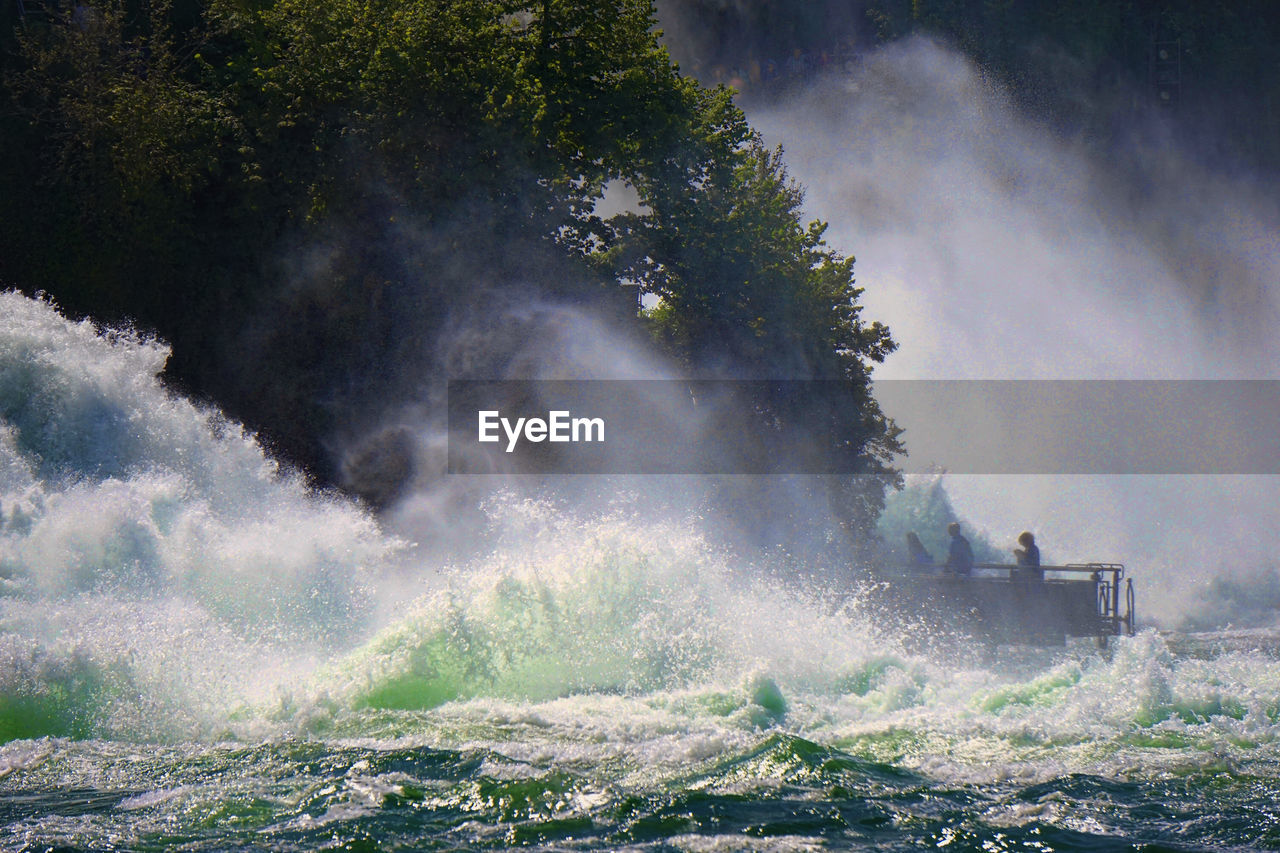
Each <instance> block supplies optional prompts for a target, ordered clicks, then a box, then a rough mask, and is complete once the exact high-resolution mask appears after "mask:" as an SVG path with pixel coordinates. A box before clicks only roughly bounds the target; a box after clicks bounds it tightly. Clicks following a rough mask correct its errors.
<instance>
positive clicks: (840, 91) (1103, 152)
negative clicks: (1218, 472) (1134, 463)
mask: <svg viewBox="0 0 1280 853" xmlns="http://www.w3.org/2000/svg"><path fill="white" fill-rule="evenodd" d="M745 106H746V109H747V111H748V115H749V117H750V119H751V121H752V123H753V125H754V126H755V127H757V128H758V129H759V130H760V131H761V132H762V134H763V135H764V137H765V139H766V141H767V142H769V143H770V144H777V145H782V146H783V148H784V151H785V156H786V162H787V164H788V167H789V169H790V172H791V174H792V176H793V177H794V178H795V179H796V180H797V181H798V182H799V183H800V184H802V185H803V186H804V187H805V188H806V190H807V210H808V212H809V213H811V214H812V216H813V217H815V218H820V219H823V220H824V221H827V222H829V223H830V229H829V231H828V239H829V241H830V242H831V243H832V244H833V245H835V246H836V247H837V248H838V249H839V250H841V251H843V252H847V253H849V254H853V255H856V257H857V261H858V271H859V283H860V285H861V286H863V287H865V288H866V293H865V294H864V296H863V301H864V303H865V305H866V310H867V313H868V315H869V316H873V317H876V318H877V319H880V320H883V321H885V322H887V323H888V325H889V327H890V328H891V330H892V331H893V334H894V338H895V340H897V341H898V343H899V345H900V349H899V351H898V352H897V353H895V354H894V355H893V356H891V357H890V358H889V359H888V361H887V362H886V363H885V364H884V365H882V366H880V367H879V368H878V369H877V371H876V374H875V377H876V378H877V379H918V378H928V379H978V378H982V379H1103V378H1105V379H1276V378H1280V339H1277V337H1276V335H1275V334H1274V330H1275V328H1276V327H1277V320H1280V286H1278V285H1277V281H1278V280H1280V255H1278V254H1277V252H1276V249H1277V234H1278V233H1280V229H1278V225H1280V211H1278V210H1277V206H1276V204H1275V201H1274V197H1275V196H1274V194H1273V193H1270V192H1269V191H1268V187H1267V186H1266V185H1265V184H1264V183H1262V182H1261V181H1260V179H1258V178H1256V177H1255V176H1251V175H1247V174H1244V175H1242V174H1241V173H1240V172H1241V170H1240V168H1239V165H1238V164H1236V163H1220V164H1213V163H1206V162H1204V160H1203V158H1201V157H1198V156H1192V155H1191V154H1190V153H1188V149H1187V148H1185V147H1183V146H1181V145H1180V144H1179V142H1178V141H1177V140H1178V135H1177V134H1176V133H1175V132H1174V130H1173V127H1172V124H1171V122H1170V121H1169V118H1168V116H1167V115H1164V114H1161V113H1159V112H1158V111H1156V110H1154V109H1152V110H1146V111H1144V110H1142V109H1138V108H1135V110H1134V112H1133V116H1132V122H1131V125H1130V126H1129V127H1127V128H1125V132H1124V133H1123V134H1122V135H1121V136H1119V137H1117V138H1118V139H1119V140H1120V141H1113V142H1110V143H1108V144H1106V145H1100V144H1098V143H1097V141H1096V140H1093V139H1090V138H1087V137H1084V136H1071V135H1065V134H1063V133H1062V132H1061V131H1060V130H1058V129H1056V128H1055V127H1054V126H1053V125H1052V124H1051V123H1050V122H1048V121H1046V120H1043V119H1042V117H1040V116H1036V115H1033V114H1029V113H1028V112H1027V111H1026V110H1025V109H1024V108H1022V107H1020V106H1018V105H1017V104H1016V103H1015V100H1014V99H1013V98H1012V97H1011V96H1010V95H1009V94H1008V93H1007V92H1005V91H1003V90H1001V89H1000V88H999V87H998V86H997V85H995V84H993V83H992V82H991V81H990V80H989V79H987V78H986V77H985V76H984V75H983V74H982V73H981V71H980V70H979V69H978V68H977V67H975V66H974V65H973V64H972V63H970V62H969V61H968V60H967V59H966V58H964V57H963V56H962V55H961V54H959V53H958V52H957V51H955V50H953V49H951V48H949V47H947V46H946V45H944V44H941V43H939V42H935V41H931V40H928V39H924V38H911V39H907V40H903V41H899V42H895V43H892V44H889V45H887V46H885V47H883V48H881V49H879V50H877V51H874V52H872V53H869V54H867V55H865V56H864V57H863V59H862V61H861V62H860V63H859V64H858V65H857V67H856V70H854V71H852V72H849V71H844V72H841V73H839V74H837V75H831V76H828V77H825V78H822V79H820V80H817V81H814V82H813V83H812V84H811V85H810V86H808V87H807V88H806V89H804V90H803V91H801V92H799V93H797V94H796V95H794V96H793V97H789V98H787V99H785V100H784V101H781V102H772V103H754V104H753V103H751V102H747V103H746V105H745ZM939 414H940V416H945V413H939ZM1262 428H1263V429H1266V428H1267V427H1266V426H1265V425H1264V426H1263V427H1262ZM905 439H906V442H907V445H908V450H910V445H911V435H910V434H908V435H907V436H906V437H905ZM1041 440H1042V441H1043V442H1045V443H1050V444H1051V443H1052V437H1051V436H1049V437H1045V438H1043V439H1041ZM923 461H924V462H927V461H928V460H923ZM917 462H919V461H917ZM946 488H947V490H948V492H949V493H950V495H951V497H952V499H953V502H954V504H955V507H956V509H957V511H958V512H959V513H960V514H961V515H962V516H963V517H964V518H966V519H967V520H969V521H971V523H972V524H973V525H975V526H976V527H977V528H979V530H980V531H981V532H983V533H984V534H985V535H986V536H987V537H988V538H990V540H991V541H992V542H995V543H997V544H998V545H1001V544H1003V543H1007V547H1010V548H1011V547H1013V540H1014V537H1015V536H1016V535H1017V533H1018V531H1019V530H1022V529H1028V528H1029V529H1032V530H1035V531H1036V532H1037V540H1038V541H1040V542H1041V543H1042V547H1044V549H1045V552H1046V557H1047V558H1052V560H1053V561H1054V562H1068V561H1082V560H1115V561H1121V562H1124V563H1126V564H1127V565H1128V566H1130V568H1131V572H1132V574H1133V576H1134V577H1135V578H1136V581H1135V582H1136V583H1137V584H1138V586H1139V590H1140V597H1139V606H1140V608H1142V609H1144V612H1143V613H1142V618H1144V619H1149V618H1151V617H1154V618H1156V619H1157V620H1158V621H1159V622H1161V623H1162V624H1165V625H1169V626H1175V625H1183V624H1191V623H1196V622H1197V621H1200V620H1199V615H1200V614H1201V612H1202V611H1204V610H1206V609H1212V607H1213V605H1212V604H1210V603H1205V602H1202V601H1198V600H1199V599H1203V598H1204V593H1205V592H1206V590H1210V589H1211V588H1213V589H1219V588H1221V587H1222V579H1223V578H1228V579H1232V578H1239V577H1242V576H1245V575H1248V574H1250V573H1252V574H1255V575H1256V574H1257V573H1258V572H1260V571H1262V572H1264V573H1265V572H1267V571H1271V572H1274V567H1275V565H1276V563H1275V558H1274V557H1273V556H1272V554H1273V553H1274V543H1273V542H1271V541H1270V540H1271V538H1272V537H1273V536H1274V534H1275V531H1276V530H1278V529H1280V509H1278V507H1280V483H1277V478H1274V477H1251V476H1231V477H1215V476H1176V477H1154V476H1062V477H1043V476H998V477H997V476H960V475H951V476H948V477H947V478H946ZM1273 604H1280V602H1268V603H1267V605H1266V607H1267V609H1268V614H1267V615H1268V616H1269V609H1270V607H1271V606H1272V605H1273ZM1219 610H1220V611H1221V608H1219ZM1242 615H1243V614H1242ZM1218 616H1219V617H1220V618H1221V619H1225V621H1227V622H1230V621H1232V614H1231V613H1230V612H1225V613H1223V612H1219V614H1218ZM1248 616H1249V618H1254V619H1256V618H1258V614H1257V613H1252V614H1248Z"/></svg>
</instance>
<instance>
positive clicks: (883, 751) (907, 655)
mask: <svg viewBox="0 0 1280 853" xmlns="http://www.w3.org/2000/svg"><path fill="white" fill-rule="evenodd" d="M0 303H2V304H0V318H2V319H0V419H2V420H3V429H0V477H2V478H3V479H2V480H0V525H2V526H0V549H2V550H0V575H2V577H3V580H2V581H0V583H2V584H3V590H2V592H0V742H2V745H0V833H2V835H3V846H4V847H6V848H10V849H45V848H48V847H56V848H59V849H83V850H98V849H104V848H116V849H154V850H161V849H164V850H169V849H190V850H231V849H245V850H249V849H263V848H268V849H321V848H341V849H424V848H473V847H491V848H506V847H509V846H512V845H516V844H519V845H527V846H530V847H535V848H549V849H578V848H608V849H616V848H627V847H632V848H654V849H658V848H660V849H673V848H674V849H690V850H704V849H708V850H709V849H744V848H746V849H757V848H758V849H815V848H822V847H841V848H843V847H850V846H865V847H869V848H876V849H914V848H916V847H919V846H921V845H929V846H938V847H951V846H959V847H961V848H964V849H978V848H988V849H1032V848H1034V849H1039V850H1044V849H1058V848H1078V847H1097V848H1101V849H1114V848H1120V847H1125V846H1143V845H1148V846H1150V847H1153V848H1161V849H1202V848H1205V847H1248V848H1257V847H1268V846H1275V845H1276V844H1277V843H1278V842H1280V836H1278V835H1277V831H1276V829H1275V823H1274V818H1273V817H1272V815H1273V803H1274V801H1275V795H1276V793H1277V791H1276V784H1275V782H1274V779H1276V778H1277V769H1278V768H1277V759H1278V757H1280V749H1278V748H1277V742H1278V735H1280V722H1278V721H1280V660H1278V659H1277V655H1276V654H1275V653H1274V650H1275V648H1276V647H1277V645H1278V643H1280V632H1277V631H1275V630H1274V629H1267V628H1261V627H1259V628H1254V629H1251V630H1249V631H1240V630H1234V631H1226V630H1213V631H1208V632H1201V633H1197V634H1162V633H1159V632H1157V631H1156V630H1154V629H1151V628H1146V629H1144V630H1142V631H1141V632H1139V634H1138V635H1137V636H1136V637H1133V638H1130V639H1124V640H1121V641H1118V642H1116V643H1114V644H1113V645H1112V647H1111V648H1110V649H1109V650H1108V651H1107V652H1106V653H1101V652H1099V651H1097V650H1096V649H1094V648H1093V646H1092V645H1091V644H1073V645H1069V646H1066V647H1063V648H1058V649H1049V650H1039V651H1029V650H1017V649H1004V650H998V651H996V652H994V653H990V652H987V651H984V650H982V649H975V648H973V647H971V646H969V645H966V644H965V643H964V642H963V641H962V640H959V639H956V638H948V637H937V638H933V640H932V641H930V642H924V641H922V638H920V637H916V636H910V635H908V636H903V635H901V634H899V633H898V632H897V630H895V629H890V628H889V627H888V623H887V622H885V621H883V620H881V619H880V618H878V615H877V611H876V608H875V606H874V604H873V603H872V600H871V599H869V598H866V597H863V596H861V595H860V594H859V591H858V590H856V589H849V590H842V591H840V592H837V593H833V592H831V591H829V590H824V589H823V588H820V587H814V588H809V587H807V586H805V585H804V584H801V583H798V582H795V581H788V580H785V579H784V575H783V574H782V573H781V572H779V571H775V570H774V569H775V568H776V567H771V566H768V565H747V564H745V563H744V562H743V558H742V557H741V556H739V555H735V554H734V553H732V552H730V551H727V550H725V549H723V548H721V547H719V546H715V545H712V544H711V543H709V542H708V541H707V540H706V539H705V538H704V537H703V535H702V533H701V532H700V530H699V528H698V524H697V522H696V520H692V521H689V522H685V523H681V522H671V521H661V520H658V519H655V518H651V517H646V516H644V515H642V514H636V513H634V512H630V511H628V510H627V509H626V507H625V506H622V507H620V506H608V507H602V508H599V509H598V510H595V509H592V508H591V507H582V506H578V507H577V508H573V509H571V508H569V507H567V506H565V505H563V504H561V503H557V502H555V501H551V500H539V501H535V500H527V499H523V498H519V497H515V496H509V497H497V498H494V499H492V500H490V501H489V502H488V503H487V505H486V508H485V513H486V514H487V519H488V523H489V525H490V526H491V528H492V530H493V531H496V532H495V533H494V534H493V535H492V536H491V537H490V539H489V540H488V541H491V542H492V547H491V548H490V549H489V550H487V551H486V552H484V553H481V554H478V555H476V556H475V557H473V558H470V559H467V560H464V561H462V562H459V563H457V564H453V565H443V564H440V565H438V564H435V563H433V562H432V561H430V560H429V559H427V558H426V557H424V556H423V553H424V551H423V549H414V548H412V547H410V546H409V545H408V544H407V543H405V542H402V541H400V540H398V539H396V538H395V537H392V536H389V535H387V534H386V533H385V532H383V531H382V530H381V529H380V528H379V525H378V524H377V522H376V521H375V520H374V519H373V518H372V517H371V516H369V515H368V514H367V513H365V512H364V511H363V510H362V509H360V508H359V507H358V506H356V505H354V504H351V503H349V502H347V501H345V500H343V499H341V498H338V497H335V496H332V495H325V494H317V493H315V492H313V491H311V490H309V489H308V488H307V486H306V484H305V483H304V482H302V481H301V480H300V479H299V478H297V477H296V476H293V475H291V474H290V473H289V472H287V471H282V470H281V469H279V468H278V467H277V466H275V465H274V464H273V463H272V462H271V461H270V460H269V458H268V457H267V456H266V455H264V454H263V452H262V451H261V449H260V448H259V447H258V446H257V444H256V443H255V441H254V440H253V438H252V437H251V436H247V435H245V434H244V433H243V432H242V431H241V430H240V429H239V428H238V427H236V426H235V425H234V424H230V423H228V422H226V421H225V420H223V419H222V418H220V417H219V416H218V415H217V414H216V413H213V412H210V411H207V410H204V409H201V408H199V407H197V406H194V405H192V404H191V403H189V402H187V401H185V400H182V399H180V398H178V397H175V396H174V395H173V394H171V393H169V392H167V391H166V390H165V389H164V388H163V387H162V386H161V384H160V383H159V381H158V380H157V378H156V373H157V372H158V371H159V369H160V367H161V366H162V364H163V360H164V354H165V353H164V349H163V347H161V346H159V345H158V344H156V343H154V342H151V341H147V340H143V339H140V338H138V337H137V336H135V335H131V334H128V333H121V332H114V333H104V332H102V331H101V330H99V329H96V328H95V327H93V326H92V325H90V324H84V323H72V322H69V321H67V320H65V319H64V318H63V317H61V316H60V315H59V314H58V312H57V311H56V310H55V309H54V308H53V307H52V306H50V305H48V304H46V303H43V302H40V301H35V300H30V299H26V298H23V297H20V296H17V295H15V294H4V295H2V296H0Z"/></svg>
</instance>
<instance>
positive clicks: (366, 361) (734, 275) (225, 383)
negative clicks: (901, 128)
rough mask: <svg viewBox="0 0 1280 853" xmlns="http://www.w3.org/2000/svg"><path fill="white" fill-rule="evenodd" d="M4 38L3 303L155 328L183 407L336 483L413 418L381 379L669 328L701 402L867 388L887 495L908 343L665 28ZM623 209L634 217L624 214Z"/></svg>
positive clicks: (143, 11)
mask: <svg viewBox="0 0 1280 853" xmlns="http://www.w3.org/2000/svg"><path fill="white" fill-rule="evenodd" d="M6 23H7V24H11V25H12V26H11V27H7V28H6V30H7V31H6V33H5V34H4V36H3V38H4V39H5V41H4V48H5V50H4V54H3V63H4V68H3V71H4V89H3V95H2V101H0V103H2V107H0V130H2V131H3V134H4V139H5V149H6V158H5V160H4V162H3V163H0V279H2V280H3V281H4V282H5V283H7V284H8V285H16V286H18V287H21V288H23V289H25V290H28V291H37V290H43V291H45V292H48V293H50V294H51V295H53V296H54V297H55V298H56V299H57V300H58V301H59V302H60V303H61V304H62V305H63V306H64V308H66V309H67V310H69V311H71V312H72V313H76V314H83V315H92V316H94V317H96V318H98V319H101V320H104V321H107V322H116V321H121V320H128V321H132V322H133V323H135V324H137V325H138V326H140V327H142V328H144V329H152V330H155V331H156V332H157V333H158V334H159V335H160V336H161V337H163V338H164V339H166V340H168V341H169V342H170V343H171V344H172V346H173V350H174V355H173V359H172V361H171V364H170V367H169V373H170V377H171V379H172V380H173V381H174V382H176V383H177V384H178V385H180V386H181V387H183V388H185V389H186V390H188V391H190V392H192V393H195V394H198V395H202V396H205V397H208V398H210V399H213V400H215V401H217V402H218V403H219V405H221V406H222V407H223V408H225V409H226V410H227V411H228V412H229V413H230V414H232V415H233V416H234V417H237V418H238V419H240V420H242V421H244V422H246V423H247V424H248V425H249V426H250V427H252V428H254V429H256V430H259V431H260V432H261V433H262V434H263V435H264V437H266V439H267V440H268V441H269V442H270V443H271V444H273V446H275V448H276V449H277V451H278V452H279V453H281V454H282V455H283V456H285V457H286V458H287V459H290V460H292V461H294V462H297V463H299V464H301V465H303V466H305V467H306V468H308V469H309V470H310V471H311V472H312V473H313V474H315V475H316V476H317V478H319V479H320V480H321V481H335V480H337V479H339V473H338V470H337V466H336V465H335V462H334V460H333V458H332V454H331V453H330V452H329V450H328V449H327V448H328V446H329V443H330V442H332V441H333V439H334V438H335V435H337V434H338V433H340V432H341V431H342V430H343V429H352V428H356V427H358V426H359V423H358V420H359V418H360V417H366V418H367V417H369V412H370V410H371V409H372V410H376V409H377V407H378V405H379V401H384V400H386V399H387V398H389V397H394V396H403V395H406V394H407V395H412V394H414V393H418V391H419V389H417V388H415V387H411V386H408V385H406V384H405V383H406V381H407V380H406V379H405V375H406V372H405V371H401V370H393V369H389V368H388V365H401V364H414V365H416V366H418V367H419V368H421V369H419V370H416V371H415V375H416V379H415V380H414V381H416V382H422V381H423V379H422V376H421V374H422V373H423V372H424V371H425V372H426V373H431V372H432V371H433V370H435V371H437V372H438V371H440V370H443V367H442V366H441V365H439V364H436V363H434V360H435V359H436V358H437V354H436V353H434V352H433V349H432V341H433V340H434V339H435V338H436V337H437V336H438V335H440V334H442V333H443V332H444V330H445V329H446V328H448V326H449V324H450V323H453V322H456V321H457V318H458V317H459V316H475V315H484V314H486V313H490V314H492V313H496V312H497V311H498V310H499V308H500V307H501V306H502V305H503V304H504V303H508V302H511V301H514V300H517V299H519V298H528V295H529V293H530V292H531V291H532V292H536V293H538V294H540V295H543V296H546V297H548V298H554V299H559V300H563V301H567V302H571V303H573V304H578V305H582V306H585V307H587V308H588V309H590V310H596V311H601V312H607V313H611V314H612V315H614V316H616V317H620V318H621V319H622V320H623V322H626V323H630V324H635V325H641V326H644V327H646V328H648V329H649V330H650V331H651V333H652V336H653V338H654V340H655V341H656V342H657V343H658V345H659V346H661V347H663V348H665V350H666V351H667V352H669V353H670V354H671V355H672V356H673V357H674V358H676V359H677V360H679V361H680V362H681V363H682V364H683V365H684V366H685V367H686V369H687V370H688V371H689V372H690V373H691V374H697V375H704V376H705V375H713V376H725V377H741V378H763V377H778V378H791V379H803V378H820V379H842V380H848V381H850V382H851V383H852V387H854V388H855V389H856V388H861V389H862V391H861V392H860V393H854V394H852V395H851V396H850V399H849V404H848V406H847V407H845V408H844V409H843V410H842V411H841V412H839V413H838V416H839V417H840V418H842V419H845V421H846V423H847V428H846V435H847V441H846V442H845V444H846V445H847V446H848V447H853V448H855V449H856V450H857V451H858V452H865V453H866V454H867V458H868V460H871V461H872V462H873V463H874V464H870V463H869V465H868V473H869V474H871V475H873V479H874V481H875V482H876V483H877V484H878V486H877V488H881V489H882V488H883V486H884V484H885V483H888V482H892V481H893V479H894V475H893V473H892V471H891V469H890V468H889V467H888V465H887V461H886V460H887V459H888V456H889V454H891V452H892V451H893V450H895V449H896V448H897V444H896V434H895V430H894V428H893V426H892V424H891V423H889V422H888V421H886V420H885V418H884V417H883V415H882V414H881V413H880V412H879V410H878V408H877V407H876V406H875V403H874V401H873V400H871V399H870V397H869V395H867V394H866V392H865V387H866V380H867V377H868V375H869V370H870V367H869V365H870V363H871V362H876V361H879V360H881V359H883V358H884V357H885V355H886V354H887V353H889V352H891V351H892V349H893V348H894V343H893V341H892V340H891V338H890V336H889V332H888V330H887V329H886V328H885V327H884V326H882V325H880V324H878V323H874V322H865V321H864V320H863V319H862V317H861V309H860V305H859V302H858V298H859V296H860V294H861V290H860V289H859V288H858V287H857V286H856V284H855V282H854V278H853V259H852V258H846V257H842V256H841V255H839V254H838V253H836V252H835V251H833V250H832V249H830V248H829V247H828V246H826V244H825V243H824V241H823V231H824V227H825V226H823V225H822V224H821V223H811V224H805V223H804V222H803V219H802V213H801V202H802V192H801V190H800V188H799V187H797V186H796V185H795V184H794V183H792V182H791V181H790V180H789V178H788V177H787V174H786V170H785V168H784V166H783V162H782V156H781V153H780V152H779V151H771V150H769V149H767V148H766V147H765V146H764V145H763V143H762V142H761V140H760V139H759V137H758V135H757V134H756V133H755V132H754V131H752V130H751V128H750V127H749V125H748V124H747V121H746V118H745V117H744V115H743V113H742V112H741V110H740V109H738V107H737V106H735V104H734V103H733V100H732V97H731V93H730V92H729V91H728V90H726V89H723V88H715V89H708V88H704V87H702V86H700V85H699V84H698V83H697V82H696V81H694V80H693V79H691V78H689V77H687V76H683V75H682V74H681V73H680V70H679V68H678V67H677V66H676V65H675V64H674V63H673V62H672V61H671V58H670V56H669V55H668V53H667V51H666V49H665V48H664V47H663V46H662V45H661V43H660V41H659V34H658V33H657V31H656V29H655V20H654V12H653V8H652V6H651V4H650V3H649V2H647V0H524V2H520V0H409V2H404V0H172V2H170V0H154V2H152V0H101V2H95V3H92V4H88V5H75V6H72V5H65V6H62V7H59V6H57V5H56V4H54V3H51V4H49V5H47V6H45V7H42V10H41V11H40V13H39V14H37V13H35V12H31V13H29V14H28V15H27V16H26V17H24V18H22V19H20V20H13V21H6ZM616 183H625V184H628V185H630V186H631V187H633V188H634V189H635V191H636V194H637V195H638V198H639V202H640V203H639V205H638V206H637V207H636V208H635V209H633V210H630V211H624V212H621V213H615V214H613V215H604V214H602V213H601V212H600V210H601V205H600V202H601V199H602V198H603V197H604V194H605V192H606V187H608V186H610V185H611V184H616ZM627 285H633V286H632V287H627ZM634 285H638V287H639V290H640V292H642V293H644V294H649V295H650V298H651V299H652V300H653V301H654V302H655V305H654V306H653V307H652V308H651V309H650V310H647V311H645V312H643V313H642V314H637V312H636V307H637V306H636V303H635V298H634V294H635V292H636V288H635V287H634ZM264 366H269V369H264ZM873 491H874V490H873ZM873 502H874V501H873Z"/></svg>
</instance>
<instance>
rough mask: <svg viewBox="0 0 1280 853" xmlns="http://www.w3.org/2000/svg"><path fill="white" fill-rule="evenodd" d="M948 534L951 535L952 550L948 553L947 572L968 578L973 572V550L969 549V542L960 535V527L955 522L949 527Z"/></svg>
mask: <svg viewBox="0 0 1280 853" xmlns="http://www.w3.org/2000/svg"><path fill="white" fill-rule="evenodd" d="M947 533H949V534H951V549H950V550H949V551H948V552H947V565H946V568H947V571H950V572H955V573H956V574H957V575H964V576H965V577H968V576H969V573H970V572H972V571H973V549H972V548H970V547H969V540H968V539H965V538H964V537H963V536H962V535H960V525H959V524H957V523H956V522H954V521H953V522H951V523H950V524H948V525H947Z"/></svg>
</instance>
